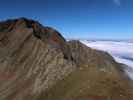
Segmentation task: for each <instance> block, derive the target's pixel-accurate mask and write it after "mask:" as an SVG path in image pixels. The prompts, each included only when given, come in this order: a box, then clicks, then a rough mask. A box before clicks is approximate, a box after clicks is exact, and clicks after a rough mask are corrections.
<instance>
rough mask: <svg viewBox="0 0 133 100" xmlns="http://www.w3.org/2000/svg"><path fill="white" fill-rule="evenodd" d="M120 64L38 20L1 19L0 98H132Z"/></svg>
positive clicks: (50, 99)
mask: <svg viewBox="0 0 133 100" xmlns="http://www.w3.org/2000/svg"><path fill="white" fill-rule="evenodd" d="M118 68H120V65H119V64H118V63H117V62H115V61H114V59H113V58H112V57H111V56H110V55H109V54H108V53H105V52H102V51H97V50H93V49H91V48H88V47H86V46H85V45H83V44H82V43H80V42H78V41H70V42H66V40H65V39H64V38H63V37H62V36H61V34H60V33H59V32H58V31H56V30H54V29H53V28H50V27H45V26H42V25H41V24H39V23H38V22H36V21H33V20H29V19H25V18H20V19H15V20H7V21H4V22H0V100H88V99H91V100H132V99H133V89H132V87H131V86H130V85H129V84H128V80H126V79H125V78H124V77H123V75H121V72H120V71H119V70H118Z"/></svg>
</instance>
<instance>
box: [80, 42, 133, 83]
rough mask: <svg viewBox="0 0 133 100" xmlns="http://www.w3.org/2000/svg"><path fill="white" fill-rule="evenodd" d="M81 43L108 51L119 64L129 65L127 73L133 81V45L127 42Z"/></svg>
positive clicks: (126, 69)
mask: <svg viewBox="0 0 133 100" xmlns="http://www.w3.org/2000/svg"><path fill="white" fill-rule="evenodd" d="M81 42H82V43H83V44H85V45H87V46H89V47H92V48H94V49H98V50H103V51H107V52H108V53H110V54H111V55H112V56H113V57H114V58H115V60H116V61H117V62H119V63H123V64H126V65H128V67H126V68H125V72H126V73H127V74H128V76H129V77H130V78H131V79H132V80H133V43H131V42H126V41H87V40H81Z"/></svg>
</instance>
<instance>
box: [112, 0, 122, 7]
mask: <svg viewBox="0 0 133 100" xmlns="http://www.w3.org/2000/svg"><path fill="white" fill-rule="evenodd" d="M113 1H114V3H115V4H116V5H117V6H120V5H121V0H113Z"/></svg>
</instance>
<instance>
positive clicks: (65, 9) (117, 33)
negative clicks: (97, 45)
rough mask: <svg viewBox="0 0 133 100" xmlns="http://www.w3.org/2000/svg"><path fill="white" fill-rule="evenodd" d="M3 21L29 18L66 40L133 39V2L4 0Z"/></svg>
mask: <svg viewBox="0 0 133 100" xmlns="http://www.w3.org/2000/svg"><path fill="white" fill-rule="evenodd" d="M0 12H1V14H0V20H5V19H8V18H18V17H27V18H32V19H35V20H38V21H40V23H42V24H43V25H47V26H52V27H54V28H56V29H57V30H58V31H60V32H61V33H62V34H63V36H65V37H66V38H100V39H102V38H105V39H128V38H129V39H133V0H1V1H0Z"/></svg>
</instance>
